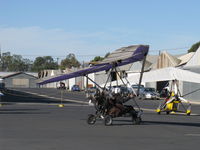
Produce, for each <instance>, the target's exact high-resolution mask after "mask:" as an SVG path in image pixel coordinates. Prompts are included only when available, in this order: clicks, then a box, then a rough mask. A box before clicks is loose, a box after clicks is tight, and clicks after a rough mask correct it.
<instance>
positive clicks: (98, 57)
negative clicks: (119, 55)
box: [91, 56, 104, 62]
mask: <svg viewBox="0 0 200 150" xmlns="http://www.w3.org/2000/svg"><path fill="white" fill-rule="evenodd" d="M103 59H104V57H101V56H96V57H94V59H93V60H91V62H97V61H102V60H103Z"/></svg>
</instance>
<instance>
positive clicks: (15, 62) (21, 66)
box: [0, 52, 31, 71]
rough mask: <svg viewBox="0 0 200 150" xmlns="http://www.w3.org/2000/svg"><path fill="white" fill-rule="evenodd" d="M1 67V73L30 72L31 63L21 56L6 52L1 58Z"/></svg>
mask: <svg viewBox="0 0 200 150" xmlns="http://www.w3.org/2000/svg"><path fill="white" fill-rule="evenodd" d="M0 66H1V67H0V70H1V71H30V67H31V61H30V60H29V59H24V58H23V57H22V56H21V55H11V54H10V52H6V53H3V54H2V56H1V63H0Z"/></svg>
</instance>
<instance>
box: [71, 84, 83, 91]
mask: <svg viewBox="0 0 200 150" xmlns="http://www.w3.org/2000/svg"><path fill="white" fill-rule="evenodd" d="M80 90H81V89H80V87H79V85H76V84H75V85H73V86H72V88H71V91H80Z"/></svg>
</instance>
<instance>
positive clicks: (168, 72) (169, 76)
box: [108, 67, 200, 85]
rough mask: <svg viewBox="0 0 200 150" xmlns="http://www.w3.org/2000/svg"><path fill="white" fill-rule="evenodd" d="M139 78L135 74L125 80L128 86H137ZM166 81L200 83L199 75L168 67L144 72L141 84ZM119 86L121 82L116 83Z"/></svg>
mask: <svg viewBox="0 0 200 150" xmlns="http://www.w3.org/2000/svg"><path fill="white" fill-rule="evenodd" d="M139 77H140V74H139V73H136V74H133V75H130V76H129V77H128V78H127V79H128V81H129V82H130V84H136V83H137V84H138V83H139ZM167 80H179V81H186V82H194V83H200V74H197V73H194V72H191V71H187V70H182V69H178V68H174V67H169V68H162V69H157V70H153V71H149V72H145V73H144V74H143V78H142V82H143V83H144V82H156V81H167ZM123 81H124V82H125V83H126V80H125V79H123ZM111 84H112V85H116V84H117V82H116V81H113V82H112V83H111ZM121 84H122V81H118V85H121ZM108 85H109V84H108Z"/></svg>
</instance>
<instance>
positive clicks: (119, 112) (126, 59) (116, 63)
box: [39, 45, 149, 125]
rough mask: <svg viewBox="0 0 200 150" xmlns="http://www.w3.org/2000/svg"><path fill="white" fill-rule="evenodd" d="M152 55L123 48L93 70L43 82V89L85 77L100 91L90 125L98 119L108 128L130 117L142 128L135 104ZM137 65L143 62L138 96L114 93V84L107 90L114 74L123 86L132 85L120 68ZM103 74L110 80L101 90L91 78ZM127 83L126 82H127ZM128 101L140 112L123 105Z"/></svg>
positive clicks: (142, 49)
mask: <svg viewBox="0 0 200 150" xmlns="http://www.w3.org/2000/svg"><path fill="white" fill-rule="evenodd" d="M148 51H149V46H148V45H133V46H128V47H122V48H120V49H117V50H115V51H114V52H112V53H110V55H109V56H108V57H106V58H105V59H104V60H103V61H101V62H99V63H98V64H95V65H93V66H91V67H88V68H84V69H81V70H79V71H75V72H72V73H69V74H64V75H61V76H58V77H53V78H51V79H48V80H44V81H42V82H40V83H39V84H40V85H43V84H47V83H51V82H59V81H62V80H67V79H70V78H74V77H79V76H85V77H86V78H87V79H88V80H90V81H91V82H93V83H94V84H95V85H96V87H97V91H96V94H95V95H94V96H93V98H92V101H93V103H94V107H95V109H96V111H95V113H94V114H89V115H88V118H87V123H88V124H90V125H92V124H95V122H96V120H97V119H102V120H103V122H104V124H105V125H111V124H112V122H113V118H116V117H131V118H132V122H133V124H140V122H141V115H142V110H141V109H140V107H139V106H138V105H137V103H136V101H135V100H136V99H137V98H138V95H139V90H140V85H141V81H142V76H143V72H144V65H145V61H146V56H147V54H148ZM138 61H143V62H142V67H141V72H140V77H139V78H138V80H139V81H138V82H139V86H138V90H137V91H138V92H137V93H136V92H135V91H134V90H132V92H130V93H129V94H128V95H123V94H120V93H114V92H113V91H112V90H111V86H112V85H111V84H110V85H109V86H107V84H108V83H109V80H110V78H111V73H112V72H113V71H114V72H116V73H117V74H118V76H119V77H120V80H121V82H122V83H123V85H124V86H128V84H130V83H129V82H128V80H127V79H124V78H122V77H121V76H120V75H119V73H118V71H119V70H120V66H124V65H127V64H130V63H135V62H138ZM100 71H106V72H107V73H108V78H107V80H106V81H105V85H104V86H100V85H99V84H97V83H96V82H95V81H94V80H92V79H91V78H90V77H89V76H88V74H90V73H96V72H100ZM124 80H126V82H125V81H124ZM129 100H133V101H134V102H135V105H136V106H137V107H138V109H137V110H135V109H134V107H133V106H132V105H125V104H124V102H127V101H129Z"/></svg>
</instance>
